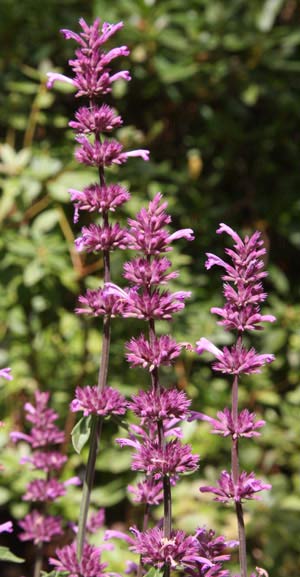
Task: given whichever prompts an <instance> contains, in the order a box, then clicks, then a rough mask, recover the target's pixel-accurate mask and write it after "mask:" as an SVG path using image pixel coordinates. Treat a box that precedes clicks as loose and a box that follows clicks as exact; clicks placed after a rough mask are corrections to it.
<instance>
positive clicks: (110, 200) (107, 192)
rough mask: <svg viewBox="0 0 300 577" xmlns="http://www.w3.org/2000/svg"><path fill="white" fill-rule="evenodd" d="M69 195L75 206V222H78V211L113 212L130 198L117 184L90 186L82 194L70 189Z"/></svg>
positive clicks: (124, 189)
mask: <svg viewBox="0 0 300 577" xmlns="http://www.w3.org/2000/svg"><path fill="white" fill-rule="evenodd" d="M69 193H70V194H71V200H72V202H74V205H75V214H74V221H75V222H77V221H78V218H79V214H78V212H79V210H86V211H88V212H99V213H103V212H106V211H107V210H111V211H114V210H115V209H116V208H117V207H118V206H121V205H122V204H123V203H124V202H126V201H127V200H128V199H129V198H130V194H129V192H128V191H127V190H126V188H124V187H123V186H120V185H119V184H109V185H105V186H100V185H99V184H91V185H90V186H87V187H86V188H84V189H83V191H82V192H81V191H80V190H76V189H73V188H71V189H70V190H69Z"/></svg>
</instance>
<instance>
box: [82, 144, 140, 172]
mask: <svg viewBox="0 0 300 577" xmlns="http://www.w3.org/2000/svg"><path fill="white" fill-rule="evenodd" d="M76 140H77V142H79V144H81V146H80V148H78V149H77V151H76V153H75V157H76V160H77V161H78V162H81V163H83V164H87V165H88V166H97V167H101V166H111V165H112V164H124V162H127V160H128V158H129V157H134V156H139V157H140V158H142V159H143V160H145V161H148V160H149V150H144V149H139V150H131V151H130V152H123V146H122V144H121V143H120V142H118V141H117V140H103V142H99V141H98V140H96V141H95V142H93V143H91V142H90V141H89V140H88V139H87V138H86V137H85V136H77V137H76Z"/></svg>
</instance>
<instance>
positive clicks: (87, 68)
mask: <svg viewBox="0 0 300 577" xmlns="http://www.w3.org/2000/svg"><path fill="white" fill-rule="evenodd" d="M79 24H80V26H81V28H82V32H80V33H79V34H76V33H75V32H73V31H72V30H62V31H61V32H62V33H63V35H64V37H65V38H67V39H72V40H75V42H77V43H78V44H79V48H78V49H77V50H76V59H74V60H70V61H69V64H70V66H71V68H72V70H73V73H74V78H69V77H68V76H64V75H62V74H57V73H54V72H50V73H48V75H47V76H48V83H47V86H48V88H51V87H52V86H53V84H54V83H55V82H56V81H62V82H66V83H68V84H72V85H73V86H74V87H75V88H76V89H77V93H76V96H88V97H89V98H94V97H95V96H99V95H100V94H106V93H107V92H110V91H111V84H112V83H113V82H115V81H116V80H117V79H118V78H123V79H124V80H130V75H129V72H128V71H127V70H123V71H121V72H117V73H116V74H113V75H111V74H110V68H109V67H108V65H109V64H110V62H111V61H112V60H113V59H115V58H118V57H119V56H127V55H128V54H129V50H128V48H127V46H120V47H118V48H113V49H112V50H110V51H108V52H104V51H103V50H102V45H103V44H104V43H105V42H106V41H107V40H108V38H110V36H111V35H112V34H115V32H117V31H118V30H119V29H120V28H122V26H123V23H122V22H119V23H118V24H108V23H107V22H104V23H103V25H102V29H101V32H100V31H99V25H100V20H99V19H98V18H97V19H96V20H95V21H94V23H93V24H92V25H91V26H88V25H87V23H86V22H85V20H84V19H83V18H81V19H80V20H79Z"/></svg>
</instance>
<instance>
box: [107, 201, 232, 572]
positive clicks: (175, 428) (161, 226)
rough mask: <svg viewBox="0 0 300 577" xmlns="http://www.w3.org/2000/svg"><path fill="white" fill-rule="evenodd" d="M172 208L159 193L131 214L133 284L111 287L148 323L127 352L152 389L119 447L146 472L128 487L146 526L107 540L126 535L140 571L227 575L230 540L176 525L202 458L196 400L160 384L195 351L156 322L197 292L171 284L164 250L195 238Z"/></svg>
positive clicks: (127, 311) (141, 397)
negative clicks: (192, 434)
mask: <svg viewBox="0 0 300 577" xmlns="http://www.w3.org/2000/svg"><path fill="white" fill-rule="evenodd" d="M166 208H167V202H166V201H164V199H163V198H162V196H161V194H159V193H158V194H156V195H155V197H154V199H153V200H152V201H151V202H150V203H149V206H148V208H147V209H146V208H143V209H142V210H141V211H140V212H139V213H138V215H137V216H136V219H129V234H128V237H129V246H130V248H132V249H134V250H137V251H138V256H137V257H136V258H134V259H133V260H131V261H129V262H127V263H125V265H124V277H125V278H126V279H127V280H128V281H129V283H130V285H131V288H130V289H129V290H128V289H127V290H125V291H124V290H122V289H120V288H119V287H117V286H116V285H113V284H111V285H110V286H109V287H108V288H109V292H111V294H120V296H123V299H124V310H123V316H124V317H136V318H139V319H143V320H144V321H145V322H146V323H147V328H148V330H147V333H146V334H144V333H142V334H141V335H140V336H139V337H132V338H131V340H130V341H129V342H128V343H127V344H126V357H127V360H128V362H129V363H130V365H131V367H140V368H143V369H145V370H146V371H147V372H148V374H149V384H150V388H149V389H148V390H147V391H142V390H141V391H139V393H138V394H137V395H133V397H132V399H131V401H130V402H129V408H130V409H131V410H132V411H133V413H134V414H135V416H136V417H137V418H138V419H139V424H138V425H131V426H130V427H129V437H128V438H125V439H124V438H122V439H118V440H117V441H118V443H119V444H120V445H121V446H129V447H131V448H133V449H134V452H133V455H132V464H131V468H132V470H134V471H139V472H142V473H144V475H145V477H144V480H142V481H141V482H139V483H138V485H137V487H132V486H130V487H129V490H130V491H131V492H132V493H133V494H134V495H135V500H136V501H137V502H139V503H144V505H145V511H144V520H143V526H142V530H139V529H137V528H136V527H132V528H131V533H132V534H133V536H132V537H129V536H128V535H127V536H126V535H124V534H122V533H120V532H119V531H114V530H109V531H107V533H106V538H108V539H109V538H113V537H117V538H121V539H122V538H123V539H125V540H126V541H127V542H128V543H129V545H130V549H131V550H132V551H134V552H136V553H138V554H139V555H140V564H139V567H136V568H135V570H134V569H133V568H132V567H131V572H135V573H136V574H137V575H138V576H141V575H143V574H144V572H145V568H146V567H147V566H151V567H155V568H156V569H157V570H161V571H163V573H164V577H168V576H169V575H170V572H171V570H178V569H182V568H184V569H185V571H187V572H190V574H191V575H194V576H198V577H201V576H202V577H206V576H207V577H213V576H215V577H225V576H226V575H228V572H227V571H226V570H224V569H223V567H222V563H223V561H226V560H228V559H229V557H230V555H228V554H225V552H224V549H225V548H226V547H228V546H229V545H230V544H228V543H226V542H225V539H224V538H215V535H214V532H212V531H210V532H209V531H206V530H205V529H199V530H198V531H197V532H196V534H195V535H186V534H185V532H184V531H181V530H178V529H175V528H173V524H172V486H173V485H175V484H176V483H177V482H178V481H179V478H180V475H182V474H187V473H192V472H194V471H196V469H197V468H198V461H199V457H198V455H194V454H193V453H192V448H191V446H190V445H187V444H183V443H182V441H181V437H182V432H181V427H180V424H181V422H183V421H184V420H187V419H190V418H192V412H191V411H190V404H191V401H190V400H189V399H188V397H187V395H186V393H185V392H184V391H180V390H178V389H177V388H176V387H172V388H167V387H164V386H162V384H161V377H160V369H161V367H163V366H169V365H172V364H173V363H174V361H175V360H176V358H178V356H179V355H180V353H181V350H182V349H183V348H187V349H191V348H192V347H191V345H189V344H188V343H186V342H184V343H182V342H179V343H178V342H177V341H176V340H175V339H174V338H173V337H172V336H170V335H168V334H167V335H164V334H163V335H159V334H158V333H157V330H156V321H157V320H167V321H171V320H172V318H173V315H174V314H175V313H177V312H179V311H181V310H182V309H183V308H184V301H185V299H186V298H188V297H190V294H191V293H190V292H186V291H178V292H171V291H170V290H168V289H167V288H166V285H167V284H168V282H169V281H171V280H172V279H174V278H176V277H177V276H178V272H174V271H170V268H171V265H172V263H171V261H170V260H168V259H167V258H166V257H165V253H168V252H170V251H171V250H172V243H173V241H175V240H177V239H181V238H183V239H185V240H188V241H191V240H193V238H194V234H193V231H192V230H191V229H181V230H178V231H176V232H175V233H173V234H170V232H169V229H168V225H169V224H170V222H171V217H170V215H169V214H168V213H167V212H166ZM161 501H163V511H164V514H163V522H162V525H161V524H158V525H157V526H154V527H149V518H150V508H151V507H153V506H154V505H157V504H159V503H160V502H161ZM221 552H222V553H223V555H221Z"/></svg>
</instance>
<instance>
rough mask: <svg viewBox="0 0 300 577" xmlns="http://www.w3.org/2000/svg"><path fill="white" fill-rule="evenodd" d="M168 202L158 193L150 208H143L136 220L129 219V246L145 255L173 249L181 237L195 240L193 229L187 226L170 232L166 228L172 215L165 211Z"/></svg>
mask: <svg viewBox="0 0 300 577" xmlns="http://www.w3.org/2000/svg"><path fill="white" fill-rule="evenodd" d="M167 206H168V204H167V202H162V195H161V194H160V193H157V194H156V195H155V197H154V199H153V200H152V201H151V202H150V203H149V208H148V210H147V209H146V208H142V210H141V211H140V212H139V213H138V215H137V217H136V220H134V219H131V218H130V219H128V224H129V226H130V229H129V241H130V242H129V246H130V248H132V249H134V250H138V251H141V252H143V253H144V254H145V255H150V254H151V255H155V254H158V255H160V254H162V253H164V252H168V251H170V250H172V246H171V243H172V242H173V241H174V240H177V239H179V238H185V239H186V240H193V239H194V233H193V231H192V229H190V228H186V229H181V230H178V231H176V232H175V233H173V234H169V232H168V230H167V229H166V228H165V227H166V226H167V225H168V224H170V222H171V217H170V215H168V214H167V213H166V211H165V209H166V208H167Z"/></svg>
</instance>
